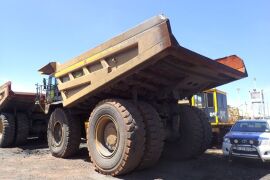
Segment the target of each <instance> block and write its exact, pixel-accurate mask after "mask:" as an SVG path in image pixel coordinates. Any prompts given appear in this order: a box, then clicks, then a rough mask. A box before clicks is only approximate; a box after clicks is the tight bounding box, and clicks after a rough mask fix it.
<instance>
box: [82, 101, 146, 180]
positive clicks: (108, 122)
mask: <svg viewBox="0 0 270 180" xmlns="http://www.w3.org/2000/svg"><path fill="white" fill-rule="evenodd" d="M89 123H90V124H89V128H88V133H87V142H88V150H89V155H90V156H91V160H92V162H93V164H94V165H95V168H96V169H97V170H98V171H99V172H101V173H103V174H107V175H112V176H116V175H121V174H126V173H128V172H130V171H132V170H133V169H135V168H136V167H137V166H138V165H139V163H140V161H141V159H142V156H143V152H144V141H145V139H144V135H145V132H144V124H143V119H142V116H141V114H140V112H139V111H138V110H137V108H136V106H134V105H133V104H132V103H131V102H128V101H124V100H105V101H102V102H101V103H99V104H98V105H97V107H96V108H95V109H94V110H93V112H92V113H91V116H90V118H89Z"/></svg>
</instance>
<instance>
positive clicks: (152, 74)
mask: <svg viewBox="0 0 270 180" xmlns="http://www.w3.org/2000/svg"><path fill="white" fill-rule="evenodd" d="M39 71H40V72H41V73H42V74H44V75H48V80H44V84H43V85H42V86H41V87H39V88H38V89H39V91H38V92H39V93H37V97H38V98H37V101H36V104H39V107H42V108H44V114H47V115H49V116H50V118H49V120H48V128H47V137H48V145H49V148H50V151H51V153H52V155H54V156H56V157H63V158H65V157H70V156H72V155H73V154H74V153H76V152H77V150H78V149H79V144H80V140H81V138H83V137H86V139H87V146H88V150H89V156H90V157H91V161H92V163H93V165H94V166H95V168H96V169H97V171H99V172H100V173H103V174H107V175H113V176H116V175H121V174H126V173H129V172H131V171H133V170H135V169H144V168H148V167H151V166H153V165H154V164H155V163H156V162H157V161H158V160H159V158H160V156H161V154H162V151H163V148H164V141H165V140H168V139H170V140H171V141H170V142H171V143H173V145H174V150H177V152H178V153H176V154H175V157H179V158H191V157H195V156H199V155H200V154H202V153H203V152H204V151H205V150H206V149H207V147H208V145H209V144H210V140H209V137H211V127H210V124H209V123H208V122H207V120H206V119H205V117H204V115H203V112H202V111H200V110H198V109H197V108H194V107H191V106H186V105H179V104H178V100H179V99H184V98H191V97H192V95H194V94H195V93H197V92H202V91H204V90H206V89H209V88H213V87H216V86H219V85H222V84H226V83H229V82H231V81H234V80H238V79H241V78H244V77H246V76H247V72H246V69H245V66H244V63H243V61H242V60H241V59H240V58H239V57H237V56H229V57H225V58H222V59H217V60H213V59H210V58H207V57H205V56H202V55H200V54H198V53H195V52H193V51H191V50H188V49H186V48H184V47H182V46H181V45H180V44H179V43H178V42H177V40H176V38H175V37H174V36H173V34H172V31H171V27H170V23H169V20H168V19H167V18H166V17H164V16H156V17H154V18H152V19H150V20H147V21H146V22H144V23H142V24H139V25H138V26H136V27H134V28H132V29H131V30H129V31H127V32H125V33H123V34H120V35H119V36H116V37H114V38H113V39H111V40H109V41H107V42H105V43H103V44H101V45H99V46H97V47H96V48H93V49H91V50H89V51H87V52H85V53H83V54H81V55H80V56H78V57H75V58H73V59H71V60H69V61H67V62H66V63H63V64H60V63H57V62H51V63H49V64H47V65H46V66H44V67H42V68H41V69H40V70H39ZM44 88H45V91H46V93H45V101H44V102H43V101H41V102H40V101H39V97H41V99H43V98H42V97H43V95H42V92H43V89H44ZM39 102H40V103H39ZM7 121H8V120H7ZM84 125H86V127H87V128H84Z"/></svg>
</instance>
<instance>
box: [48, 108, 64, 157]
mask: <svg viewBox="0 0 270 180" xmlns="http://www.w3.org/2000/svg"><path fill="white" fill-rule="evenodd" d="M57 113H59V114H58V115H57ZM57 117H62V118H57ZM56 123H60V124H61V127H62V137H61V139H62V140H61V143H60V144H59V145H57V143H56V142H55V138H54V125H55V124H56ZM67 132H68V126H67V117H66V114H65V112H64V111H63V110H62V109H60V108H57V109H56V110H55V111H54V112H53V113H52V114H51V117H50V120H49V123H48V145H49V148H50V150H51V153H52V154H53V155H57V156H58V154H62V153H63V151H64V148H65V144H66V143H67V139H66V138H65V137H66V136H67V134H66V133H67Z"/></svg>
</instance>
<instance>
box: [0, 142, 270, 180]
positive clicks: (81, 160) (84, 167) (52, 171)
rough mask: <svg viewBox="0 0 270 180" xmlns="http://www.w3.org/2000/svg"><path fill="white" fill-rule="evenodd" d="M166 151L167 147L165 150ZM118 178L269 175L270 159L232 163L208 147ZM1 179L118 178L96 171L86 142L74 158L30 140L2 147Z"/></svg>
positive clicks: (241, 177)
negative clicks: (195, 154)
mask: <svg viewBox="0 0 270 180" xmlns="http://www.w3.org/2000/svg"><path fill="white" fill-rule="evenodd" d="M165 151H166V150H165ZM118 178H119V179H127V180H129V179H140V180H141V179H170V180H171V179H203V180H204V179H205V180H211V179H221V180H228V179H230V180H232V179H244V180H248V179H270V163H261V162H259V161H255V160H242V159H236V160H234V161H233V162H232V163H229V162H228V161H227V160H226V159H224V158H223V157H222V154H221V150H219V149H209V150H208V151H207V152H206V153H205V154H204V155H203V156H201V157H200V158H197V159H193V160H189V161H176V160H171V159H168V157H166V156H165V157H164V156H163V157H162V159H161V160H160V162H159V163H158V164H157V165H156V166H155V167H153V168H151V169H148V170H144V171H136V172H133V173H131V174H129V175H125V176H121V177H118ZM0 179H1V180H3V179H117V178H113V177H110V176H104V175H101V174H99V173H97V172H95V171H94V169H93V167H92V166H91V163H90V162H89V157H88V152H87V148H86V147H85V145H84V144H82V147H81V149H80V152H79V153H78V155H76V156H75V157H73V158H72V159H59V158H55V157H52V156H51V155H50V152H49V149H48V147H47V146H46V143H41V142H39V141H37V140H29V142H28V143H27V145H26V146H23V147H19V148H7V149H0Z"/></svg>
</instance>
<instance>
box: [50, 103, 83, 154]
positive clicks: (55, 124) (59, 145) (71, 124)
mask: <svg viewBox="0 0 270 180" xmlns="http://www.w3.org/2000/svg"><path fill="white" fill-rule="evenodd" d="M47 131H48V132H47V136H48V146H49V148H50V151H51V153H52V155H53V156H55V157H61V158H67V157H70V156H72V155H74V154H75V153H76V152H77V151H78V150H79V146H80V140H81V129H80V122H79V121H78V120H76V119H74V118H73V117H72V115H71V114H70V113H69V112H68V111H65V110H63V109H61V108H56V109H55V110H54V112H53V113H52V114H51V117H50V120H49V124H48V130H47Z"/></svg>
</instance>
